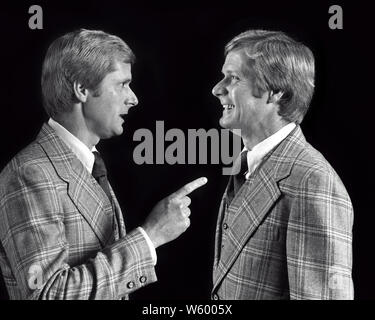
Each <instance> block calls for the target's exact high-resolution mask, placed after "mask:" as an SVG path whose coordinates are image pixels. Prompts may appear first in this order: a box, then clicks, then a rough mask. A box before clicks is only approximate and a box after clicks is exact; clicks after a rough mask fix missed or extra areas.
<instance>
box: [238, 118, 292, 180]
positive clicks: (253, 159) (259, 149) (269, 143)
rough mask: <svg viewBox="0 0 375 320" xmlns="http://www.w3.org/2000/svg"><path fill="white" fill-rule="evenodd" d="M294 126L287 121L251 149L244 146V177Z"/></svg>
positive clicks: (250, 172) (251, 171)
mask: <svg viewBox="0 0 375 320" xmlns="http://www.w3.org/2000/svg"><path fill="white" fill-rule="evenodd" d="M295 127H296V124H295V123H294V122H291V123H288V124H287V125H286V126H284V127H282V128H281V129H280V130H279V131H277V132H275V133H274V134H273V135H271V136H269V137H268V138H266V139H264V140H263V141H261V142H259V143H258V144H257V145H255V146H254V147H253V148H252V149H251V150H248V149H247V148H246V147H245V148H244V150H248V151H249V152H248V153H247V166H248V171H247V173H246V179H249V177H250V175H251V174H252V173H253V172H254V170H255V169H256V168H257V167H258V165H259V164H260V163H261V161H262V160H263V158H264V157H265V156H266V154H267V153H269V152H270V151H271V150H272V149H273V148H274V147H276V146H277V145H278V144H279V143H280V142H281V141H283V140H284V139H285V138H286V137H287V136H288V135H289V133H291V132H292V131H293V129H294V128H295Z"/></svg>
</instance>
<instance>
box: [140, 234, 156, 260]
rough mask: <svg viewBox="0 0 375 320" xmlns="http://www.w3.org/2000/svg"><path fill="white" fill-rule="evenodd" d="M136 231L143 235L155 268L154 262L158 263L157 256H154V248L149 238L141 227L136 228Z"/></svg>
mask: <svg viewBox="0 0 375 320" xmlns="http://www.w3.org/2000/svg"><path fill="white" fill-rule="evenodd" d="M137 229H139V231H140V232H141V233H142V234H143V236H144V237H145V239H146V242H147V244H148V247H149V248H150V251H151V258H152V262H153V264H154V266H155V265H156V262H157V261H158V259H157V256H156V250H155V246H154V244H153V243H152V241H151V239H150V237H149V236H148V234H147V232H146V231H145V230H144V229H143V228H142V227H138V228H137Z"/></svg>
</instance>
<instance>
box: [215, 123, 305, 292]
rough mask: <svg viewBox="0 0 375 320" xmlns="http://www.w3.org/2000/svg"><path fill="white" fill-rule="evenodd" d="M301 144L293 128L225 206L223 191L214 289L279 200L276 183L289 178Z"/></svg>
mask: <svg viewBox="0 0 375 320" xmlns="http://www.w3.org/2000/svg"><path fill="white" fill-rule="evenodd" d="M305 144H306V140H305V138H304V136H303V133H302V130H301V128H300V127H299V126H297V127H296V128H295V129H294V130H293V131H292V132H291V133H290V134H289V135H288V136H287V137H286V138H285V139H284V140H283V141H282V142H281V143H280V144H279V145H278V146H276V148H275V149H274V150H273V151H271V152H270V154H268V155H267V156H266V158H265V159H264V161H263V163H262V164H261V165H260V166H259V168H258V169H257V170H256V171H255V172H254V175H253V177H250V179H248V180H246V182H245V183H244V185H243V186H242V187H241V189H240V190H239V192H238V193H237V194H236V195H235V197H234V199H233V200H232V202H231V203H230V205H229V206H228V205H227V204H226V195H227V190H226V191H225V193H224V197H223V201H222V203H221V206H220V212H219V217H218V224H217V228H216V242H215V261H214V268H215V272H214V275H215V276H214V289H215V288H216V287H217V285H218V284H219V283H220V281H221V280H222V279H223V277H224V276H225V274H226V273H227V272H228V271H229V269H230V267H231V266H232V265H233V263H234V262H235V260H236V258H237V257H238V255H239V254H240V252H241V251H242V249H243V247H244V246H245V245H246V243H247V242H248V240H249V238H250V237H251V236H252V235H253V234H254V232H255V230H256V229H257V227H258V226H259V224H260V223H261V222H262V221H263V220H264V219H265V217H266V215H267V214H268V213H269V211H270V209H271V208H272V207H273V205H274V203H275V202H276V201H277V200H278V198H279V197H280V195H281V191H280V189H279V186H278V182H279V181H280V180H282V179H284V178H286V177H288V176H289V175H290V172H291V170H292V167H293V164H294V162H295V160H296V158H297V156H298V154H299V153H300V152H302V151H303V149H304V145H305ZM226 209H227V215H228V216H227V219H228V220H227V223H228V224H229V225H230V228H229V229H227V241H226V242H225V246H224V247H223V248H222V249H220V248H219V246H220V238H221V227H222V222H223V217H224V214H225V211H226ZM219 252H221V253H220V255H219Z"/></svg>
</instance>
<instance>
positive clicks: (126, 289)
mask: <svg viewBox="0 0 375 320" xmlns="http://www.w3.org/2000/svg"><path fill="white" fill-rule="evenodd" d="M111 192H112V197H113V199H114V204H113V205H114V207H115V209H114V210H113V209H112V205H111V203H110V201H109V199H108V197H107V196H106V194H105V193H104V191H103V190H102V188H101V187H100V186H99V184H98V183H97V182H96V180H95V179H94V178H93V177H92V175H91V174H90V173H89V172H88V171H87V169H86V168H85V167H84V166H83V165H82V163H81V162H80V161H79V160H78V159H77V158H76V157H75V155H74V154H73V153H72V152H71V151H70V150H69V148H68V147H67V146H66V145H65V144H64V143H63V142H62V141H61V140H60V139H59V137H58V136H57V135H56V134H55V132H54V130H53V129H52V128H50V127H49V126H48V125H47V124H44V125H43V127H42V129H41V131H40V133H39V135H38V137H37V139H36V141H34V142H33V143H31V144H30V145H29V146H28V147H26V148H25V149H24V150H22V151H21V152H20V153H19V154H17V155H16V156H15V157H14V158H13V159H12V160H11V161H10V163H8V165H7V166H6V167H5V168H4V170H3V171H2V173H1V175H0V241H1V242H0V266H1V270H2V273H3V277H4V281H5V284H6V286H7V289H8V293H9V296H10V298H11V299H119V298H127V295H128V294H129V293H131V292H132V291H134V290H136V289H139V288H140V287H143V286H145V285H146V284H149V283H151V282H154V281H156V275H155V270H154V266H153V262H152V257H151V253H150V250H149V248H148V246H147V243H146V240H145V239H144V237H143V235H142V234H141V232H140V231H139V230H138V229H135V231H133V232H130V233H128V234H126V232H125V226H124V221H123V217H122V213H121V210H120V207H119V205H118V202H117V200H116V197H115V195H114V194H113V191H112V189H111ZM113 215H115V219H114V216H113ZM113 221H115V226H116V228H114V227H113Z"/></svg>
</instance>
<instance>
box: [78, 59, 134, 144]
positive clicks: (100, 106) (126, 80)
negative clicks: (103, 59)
mask: <svg viewBox="0 0 375 320" xmlns="http://www.w3.org/2000/svg"><path fill="white" fill-rule="evenodd" d="M131 79H132V75H131V64H130V63H124V62H119V61H117V62H116V63H115V71H113V72H110V73H108V74H107V75H106V76H105V77H104V79H103V80H102V82H101V83H100V85H99V88H98V90H95V91H96V92H99V95H98V94H95V92H94V91H93V90H88V98H87V101H86V103H85V104H84V108H83V113H84V119H85V122H86V125H87V128H88V130H89V132H90V134H91V136H92V137H93V138H99V139H106V138H110V137H112V136H116V135H120V134H122V132H123V128H122V125H123V123H124V119H123V116H124V115H125V114H127V113H128V111H129V109H130V108H131V107H134V106H136V105H137V104H138V99H137V97H136V95H135V94H134V92H133V91H132V90H131V89H130V86H129V85H130V82H131Z"/></svg>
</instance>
